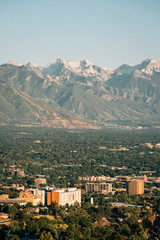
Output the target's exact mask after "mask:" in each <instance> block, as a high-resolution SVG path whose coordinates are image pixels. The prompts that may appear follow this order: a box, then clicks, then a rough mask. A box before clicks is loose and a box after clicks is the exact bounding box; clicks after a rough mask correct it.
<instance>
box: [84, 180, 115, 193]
mask: <svg viewBox="0 0 160 240" xmlns="http://www.w3.org/2000/svg"><path fill="white" fill-rule="evenodd" d="M86 192H100V193H110V192H112V183H103V182H102V183H86Z"/></svg>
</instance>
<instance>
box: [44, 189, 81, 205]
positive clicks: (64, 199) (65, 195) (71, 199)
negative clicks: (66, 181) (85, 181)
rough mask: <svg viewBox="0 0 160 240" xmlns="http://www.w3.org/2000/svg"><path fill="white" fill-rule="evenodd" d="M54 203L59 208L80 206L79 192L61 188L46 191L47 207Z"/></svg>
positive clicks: (78, 190)
mask: <svg viewBox="0 0 160 240" xmlns="http://www.w3.org/2000/svg"><path fill="white" fill-rule="evenodd" d="M52 202H56V203H57V204H58V205H59V206H65V205H66V204H68V205H69V206H71V205H75V204H76V203H77V204H79V205H81V190H80V189H77V188H63V189H55V190H51V191H47V205H51V203H52Z"/></svg>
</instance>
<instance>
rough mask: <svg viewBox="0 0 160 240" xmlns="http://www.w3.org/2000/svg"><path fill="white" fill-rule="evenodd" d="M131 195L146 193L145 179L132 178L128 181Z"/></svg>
mask: <svg viewBox="0 0 160 240" xmlns="http://www.w3.org/2000/svg"><path fill="white" fill-rule="evenodd" d="M128 193H129V195H139V194H143V193H144V180H143V179H131V181H130V182H128Z"/></svg>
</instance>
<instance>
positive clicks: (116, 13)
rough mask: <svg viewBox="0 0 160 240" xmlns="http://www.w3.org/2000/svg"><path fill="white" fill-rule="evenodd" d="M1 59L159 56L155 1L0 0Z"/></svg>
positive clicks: (105, 60) (102, 62) (105, 62)
mask: <svg viewBox="0 0 160 240" xmlns="http://www.w3.org/2000/svg"><path fill="white" fill-rule="evenodd" d="M0 49H1V51H0V64H2V63H6V62H8V61H9V60H11V59H13V60H15V61H16V62H19V63H27V62H29V61H33V62H36V63H38V64H40V65H42V66H44V65H46V64H48V63H49V62H51V61H53V60H55V59H56V58H62V59H64V60H70V61H79V60H84V59H87V60H89V61H91V62H94V63H95V64H97V65H99V66H104V67H113V68H116V67H118V66H119V65H121V64H123V63H127V64H129V65H135V64H137V63H140V62H141V61H143V60H144V59H146V58H152V59H155V60H158V61H160V0H0Z"/></svg>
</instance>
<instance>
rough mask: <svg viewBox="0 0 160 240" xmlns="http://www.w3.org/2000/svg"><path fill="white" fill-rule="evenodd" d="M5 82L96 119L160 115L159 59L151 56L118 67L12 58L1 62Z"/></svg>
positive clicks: (0, 72)
mask: <svg viewBox="0 0 160 240" xmlns="http://www.w3.org/2000/svg"><path fill="white" fill-rule="evenodd" d="M0 82H1V83H3V84H5V85H7V86H8V87H11V88H14V89H16V90H17V91H18V92H19V91H20V93H21V94H22V93H25V94H27V96H28V97H29V96H30V97H31V98H32V102H35V101H39V100H40V101H41V105H42V102H43V104H46V105H45V108H46V109H47V108H49V109H50V110H48V111H53V109H52V110H51V108H52V107H54V108H55V109H57V107H58V106H59V109H60V112H61V113H62V112H63V111H64V112H66V110H67V111H70V114H76V115H77V116H81V118H82V119H86V121H88V120H89V121H90V120H91V121H94V123H95V121H96V122H97V124H98V123H100V124H104V123H105V122H106V121H107V120H130V121H132V120H140V121H159V120H160V63H159V62H157V61H154V60H151V59H147V60H145V61H143V62H142V63H140V64H137V65H135V66H129V65H126V64H124V65H122V66H120V67H119V68H117V69H115V70H113V69H108V68H100V67H98V66H96V65H94V64H93V63H90V62H89V61H80V62H70V61H64V60H61V59H57V60H56V61H54V62H52V63H50V64H48V65H47V66H46V67H44V68H43V67H41V66H39V65H37V64H35V63H28V64H26V65H20V64H16V63H14V62H10V63H9V64H3V65H0ZM27 106H28V105H27ZM8 107H9V106H8ZM6 109H7V108H6ZM27 109H28V108H27ZM64 109H65V110H64ZM35 112H36V111H35ZM43 113H44V115H45V112H43ZM66 113H67V112H66ZM1 114H4V113H1ZM17 114H18V113H17ZM41 117H42V116H41ZM41 117H40V118H41ZM47 118H49V119H50V117H49V115H47V114H46V119H47ZM78 118H79V117H78ZM70 119H71V116H70Z"/></svg>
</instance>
